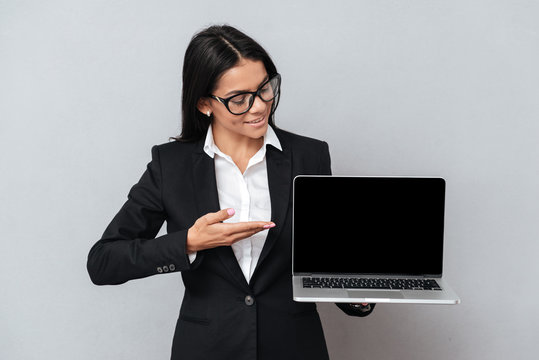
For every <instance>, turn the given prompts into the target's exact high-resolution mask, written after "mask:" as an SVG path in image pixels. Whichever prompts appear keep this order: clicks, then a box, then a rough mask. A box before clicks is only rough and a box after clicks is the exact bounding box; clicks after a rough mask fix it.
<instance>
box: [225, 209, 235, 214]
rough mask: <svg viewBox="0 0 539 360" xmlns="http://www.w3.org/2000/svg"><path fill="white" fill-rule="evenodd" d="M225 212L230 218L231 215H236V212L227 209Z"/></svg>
mask: <svg viewBox="0 0 539 360" xmlns="http://www.w3.org/2000/svg"><path fill="white" fill-rule="evenodd" d="M226 212H227V214H228V215H229V216H232V215H234V214H235V213H236V210H234V209H232V208H230V209H227V210H226Z"/></svg>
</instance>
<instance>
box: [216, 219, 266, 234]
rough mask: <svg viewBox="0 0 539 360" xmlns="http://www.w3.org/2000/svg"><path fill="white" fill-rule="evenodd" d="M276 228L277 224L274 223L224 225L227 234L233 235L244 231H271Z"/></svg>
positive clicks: (258, 222) (259, 222) (254, 222)
mask: <svg viewBox="0 0 539 360" xmlns="http://www.w3.org/2000/svg"><path fill="white" fill-rule="evenodd" d="M274 226H275V223H273V222H272V221H247V222H239V223H226V224H223V227H224V229H225V231H226V232H227V234H229V235H233V234H234V233H240V232H244V231H252V230H257V231H262V230H266V229H270V228H272V227H274Z"/></svg>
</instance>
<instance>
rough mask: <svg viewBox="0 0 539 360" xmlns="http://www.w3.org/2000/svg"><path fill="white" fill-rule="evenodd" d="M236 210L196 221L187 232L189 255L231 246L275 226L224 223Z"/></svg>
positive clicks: (203, 217)
mask: <svg viewBox="0 0 539 360" xmlns="http://www.w3.org/2000/svg"><path fill="white" fill-rule="evenodd" d="M234 214H235V211H234V209H223V210H220V211H217V212H214V213H209V214H206V215H204V216H202V217H200V218H198V219H197V221H195V223H194V224H193V226H191V227H190V228H189V231H188V232H187V249H186V250H187V253H188V254H191V253H194V252H197V251H200V250H204V249H211V248H215V247H219V246H230V245H232V244H234V243H235V242H236V241H240V240H243V239H245V238H248V237H249V236H252V235H254V234H256V233H257V232H259V231H262V230H266V229H270V228H272V227H274V226H275V224H274V223H273V222H271V221H249V222H238V223H226V224H225V223H223V222H222V221H224V220H226V219H228V218H230V217H232V216H234Z"/></svg>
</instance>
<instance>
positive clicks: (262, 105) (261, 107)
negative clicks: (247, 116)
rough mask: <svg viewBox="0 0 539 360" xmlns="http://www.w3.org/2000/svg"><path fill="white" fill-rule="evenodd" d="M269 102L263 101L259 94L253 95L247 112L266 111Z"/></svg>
mask: <svg viewBox="0 0 539 360" xmlns="http://www.w3.org/2000/svg"><path fill="white" fill-rule="evenodd" d="M270 104H271V103H267V102H265V101H263V100H262V99H261V98H260V96H255V99H254V100H253V106H251V109H249V112H252V113H255V114H258V113H263V112H264V111H266V106H268V105H270Z"/></svg>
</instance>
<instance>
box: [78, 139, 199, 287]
mask: <svg viewBox="0 0 539 360" xmlns="http://www.w3.org/2000/svg"><path fill="white" fill-rule="evenodd" d="M161 181H162V179H161V165H160V160H159V150H158V148H157V147H156V146H154V147H153V148H152V161H151V162H150V163H149V164H148V167H147V169H146V171H145V172H144V174H143V175H142V177H141V178H140V180H139V182H138V183H137V184H136V185H134V186H133V187H132V188H131V190H130V192H129V195H128V200H127V202H126V203H125V204H124V205H123V206H122V208H121V209H120V211H119V212H118V214H117V215H116V216H115V217H114V219H113V220H112V222H111V223H110V224H109V226H108V227H107V229H106V230H105V232H104V234H103V236H102V238H101V240H99V241H98V242H97V243H96V244H95V245H94V246H93V247H92V248H91V250H90V253H89V254H88V263H87V268H88V273H89V275H90V278H91V280H92V282H93V283H94V284H96V285H106V284H108V285H113V284H122V283H125V282H126V281H129V280H132V279H138V278H143V277H147V276H150V275H155V274H159V273H165V272H171V271H182V270H186V269H189V267H190V264H189V260H188V258H187V255H186V249H185V247H186V239H187V231H188V229H185V230H182V231H178V232H174V233H170V234H167V235H163V236H160V237H158V238H155V235H156V234H157V233H158V232H159V229H160V228H161V226H162V225H163V222H164V221H165V219H166V212H165V210H164V208H163V202H162V199H161V191H162V187H161Z"/></svg>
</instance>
